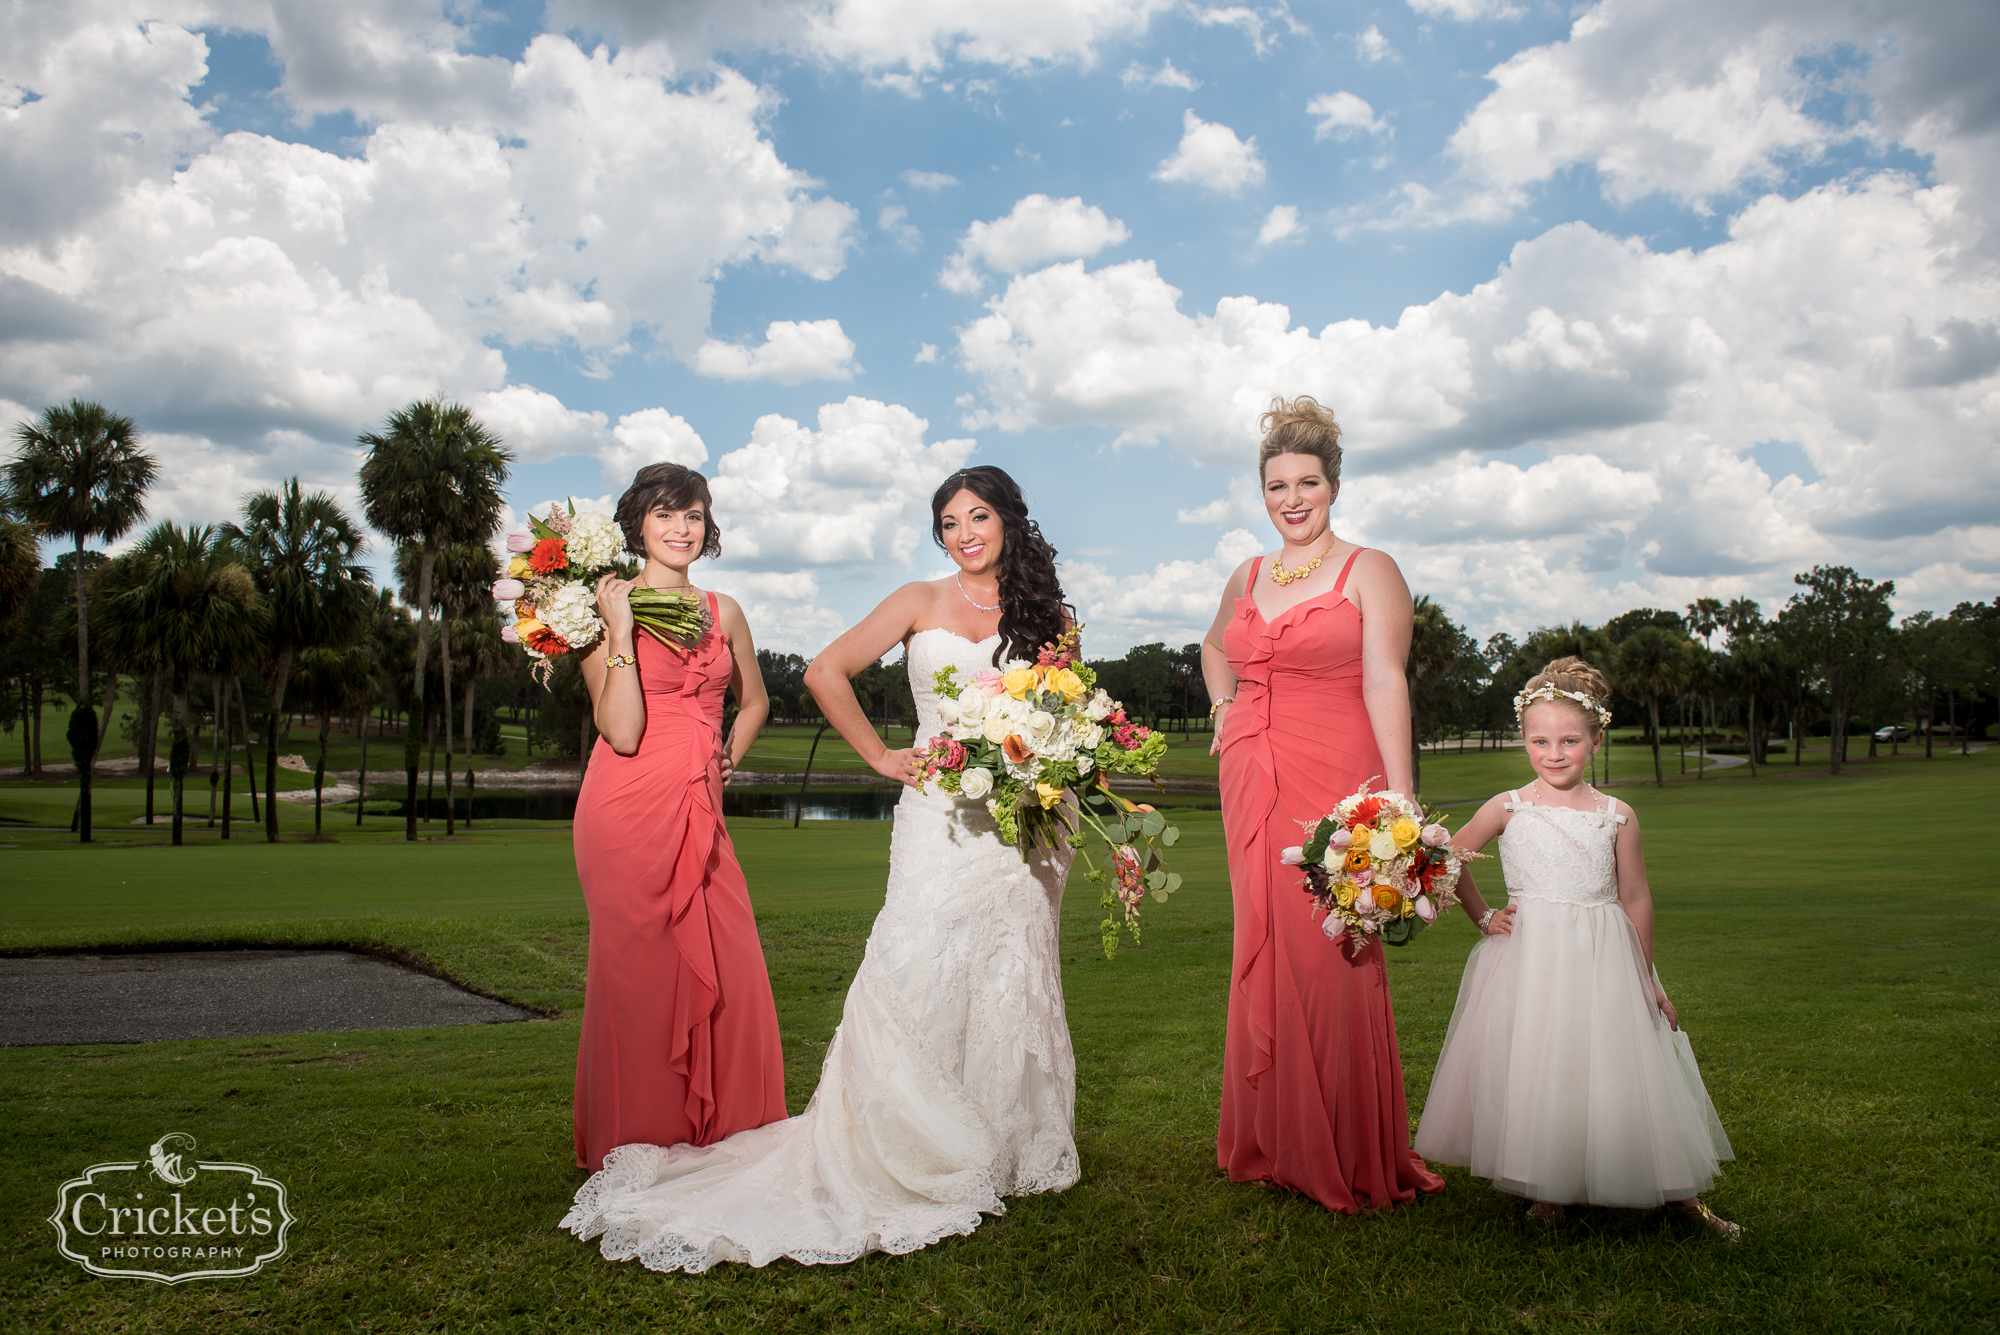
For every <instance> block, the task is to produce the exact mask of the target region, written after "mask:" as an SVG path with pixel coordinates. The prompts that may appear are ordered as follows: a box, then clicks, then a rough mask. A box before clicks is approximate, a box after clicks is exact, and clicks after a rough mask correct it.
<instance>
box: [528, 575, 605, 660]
mask: <svg viewBox="0 0 2000 1335" xmlns="http://www.w3.org/2000/svg"><path fill="white" fill-rule="evenodd" d="M535 614H536V615H537V616H539V617H540V618H541V619H542V620H543V621H544V622H546V623H547V624H548V627H549V629H550V630H553V631H554V632H555V633H556V634H558V635H560V636H562V637H563V639H565V640H567V641H568V642H569V647H570V648H572V649H583V648H585V647H586V646H588V645H592V644H595V643H596V642H597V637H598V636H599V635H600V634H602V633H603V631H604V623H603V622H602V621H599V620H598V619H597V608H596V606H595V604H593V603H592V601H591V596H590V590H589V589H587V588H585V587H584V586H583V585H581V584H565V585H563V586H562V587H561V588H558V589H557V590H555V591H554V592H553V593H551V594H549V595H548V596H547V597H546V598H544V599H543V600H542V601H541V602H539V603H537V604H536V605H535Z"/></svg>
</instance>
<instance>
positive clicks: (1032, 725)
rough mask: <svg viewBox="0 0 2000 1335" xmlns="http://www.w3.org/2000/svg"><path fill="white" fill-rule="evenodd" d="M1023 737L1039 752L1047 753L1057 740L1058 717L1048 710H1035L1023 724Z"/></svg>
mask: <svg viewBox="0 0 2000 1335" xmlns="http://www.w3.org/2000/svg"><path fill="white" fill-rule="evenodd" d="M1021 735H1022V736H1023V737H1025V738H1027V739H1028V745H1029V746H1032V747H1034V748H1035V749H1036V750H1037V751H1047V750H1048V749H1049V748H1050V746H1051V744H1052V743H1054V741H1055V739H1056V716H1055V715H1054V714H1051V713H1049V712H1047V711H1046V710H1041V709H1037V710H1035V711H1034V712H1032V713H1031V714H1029V715H1028V717H1027V720H1026V721H1025V722H1024V723H1023V724H1022V726H1021Z"/></svg>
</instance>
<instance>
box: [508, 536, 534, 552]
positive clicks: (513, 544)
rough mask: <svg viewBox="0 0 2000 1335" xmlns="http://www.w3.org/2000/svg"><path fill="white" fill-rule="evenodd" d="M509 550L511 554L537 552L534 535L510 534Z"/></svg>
mask: <svg viewBox="0 0 2000 1335" xmlns="http://www.w3.org/2000/svg"><path fill="white" fill-rule="evenodd" d="M507 550H508V551H510V552H532V551H533V550H535V535H534V534H532V533H509V534H508V535H507Z"/></svg>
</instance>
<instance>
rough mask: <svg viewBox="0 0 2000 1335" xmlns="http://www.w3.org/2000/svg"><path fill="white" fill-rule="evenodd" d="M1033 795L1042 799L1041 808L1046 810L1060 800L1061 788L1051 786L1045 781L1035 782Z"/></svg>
mask: <svg viewBox="0 0 2000 1335" xmlns="http://www.w3.org/2000/svg"><path fill="white" fill-rule="evenodd" d="M1035 796H1036V797H1039V798H1040V799H1041V800H1042V810H1044V811H1047V810H1048V809H1049V808H1050V807H1052V806H1054V805H1055V804H1056V803H1058V802H1060V801H1062V799H1063V790H1062V789H1060V788H1051V787H1049V786H1048V785H1047V784H1045V783H1041V782H1037V783H1036V784H1035Z"/></svg>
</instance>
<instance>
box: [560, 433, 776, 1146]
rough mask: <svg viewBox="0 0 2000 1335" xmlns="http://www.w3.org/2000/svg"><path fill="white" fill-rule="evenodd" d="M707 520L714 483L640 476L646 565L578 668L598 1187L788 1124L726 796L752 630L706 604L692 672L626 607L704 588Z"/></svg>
mask: <svg viewBox="0 0 2000 1335" xmlns="http://www.w3.org/2000/svg"><path fill="white" fill-rule="evenodd" d="M709 511H710V506H709V493H708V482H707V479H705V478H703V477H702V475H701V474H699V473H697V472H695V471H694V470H692V469H689V468H683V467H681V466H680V465H679V464H652V465H650V466H648V467H646V468H642V469H640V470H639V473H638V476H637V477H636V478H635V479H634V480H633V483H632V486H631V488H630V489H629V490H627V491H626V493H625V495H624V496H623V497H622V498H620V500H619V502H618V511H617V517H618V521H619V523H620V524H621V525H622V526H623V527H624V529H625V535H626V541H627V544H628V545H629V546H630V547H631V548H632V550H633V551H634V552H635V553H643V554H644V556H645V558H646V564H645V567H644V568H643V569H642V570H641V571H640V573H639V577H638V579H637V580H621V579H618V578H617V577H616V576H612V575H607V576H605V577H604V579H602V580H600V581H599V582H598V586H597V595H598V597H597V603H598V607H599V609H600V615H602V616H603V617H604V620H605V633H604V635H603V637H602V638H601V639H600V640H599V641H598V643H597V647H596V648H594V649H592V650H591V651H590V653H589V654H588V655H587V656H586V657H585V658H584V660H583V664H582V666H583V676H584V682H585V684H586V685H587V686H588V687H589V688H590V698H591V703H592V705H593V707H594V712H595V716H596V721H597V727H598V731H599V732H600V733H601V734H602V735H601V736H600V737H599V738H598V742H597V746H596V749H595V750H593V751H592V752H591V756H590V765H589V768H588V770H587V772H586V776H585V778H584V782H583V790H582V792H581V793H579V794H578V796H577V805H576V827H575V839H576V874H577V878H578V879H579V880H580V881H582V883H583V898H584V903H585V905H586V906H588V908H589V910H590V964H589V968H588V971H587V974H586V976H585V981H584V993H583V1035H582V1039H581V1041H580V1042H579V1044H578V1046H577V1054H576V1162H577V1165H578V1166H579V1167H582V1168H587V1169H589V1170H590V1171H591V1172H596V1171H597V1170H598V1169H599V1168H601V1167H603V1164H604V1155H605V1152H606V1151H607V1150H611V1149H615V1148H617V1147H618V1146H620V1145H628V1144H632V1143H635V1142H638V1143H644V1144H649V1145H677V1144H681V1143H684V1142H685V1143H692V1144H695V1145H708V1144H711V1143H713V1142H715V1141H718V1140H721V1139H722V1138H723V1137H725V1136H727V1135H730V1134H731V1133H733V1132H736V1131H742V1130H745V1129H746V1128H749V1127H755V1126H763V1125H764V1124H765V1123H767V1122H775V1121H779V1120H781V1119H782V1118H783V1117H784V1116H785V1071H784V1058H783V1053H782V1050H781V1048H780V1047H779V1042H778V1014H777V1009H776V1007H775V1005H774V1004H773V1002H772V999H771V980H770V976H769V975H768V974H767V973H766V972H765V967H764V948H763V945H762V943H761V942H760V941H759V940H758V938H757V920H756V916H755V914H754V913H753V912H752V911H751V908H750V890H749V886H748V885H747V884H746V883H745V881H744V879H743V868H742V867H741V866H739V865H738V864H737V861H736V849H735V847H734V846H733V845H732V844H731V843H730V841H729V832H728V830H727V829H725V828H724V826H723V823H722V786H723V783H724V782H725V781H726V780H727V778H728V776H729V774H730V772H731V771H732V770H733V769H734V768H735V766H736V764H737V762H739V761H741V760H742V758H743V755H744V753H745V752H746V751H748V750H749V749H750V744H751V742H753V741H754V740H755V739H756V736H757V730H758V728H759V727H761V726H762V724H763V722H764V716H765V714H766V713H767V712H768V710H769V707H770V706H769V701H768V699H767V698H766V696H765V694H764V681H763V677H762V676H761V675H760V674H759V672H758V670H757V655H756V651H755V649H754V648H753V647H752V645H751V641H750V627H749V626H748V624H746V623H745V621H744V619H743V612H742V609H741V608H739V607H738V606H737V605H736V602H735V600H734V599H731V598H727V597H718V596H717V595H715V594H713V593H710V594H705V595H703V596H704V597H705V598H706V599H707V600H708V608H709V613H710V616H711V618H712V622H713V628H712V629H711V630H710V631H709V633H708V635H707V636H706V637H705V638H704V639H703V640H702V641H701V643H699V644H697V645H696V646H695V647H694V648H693V649H691V650H689V651H687V652H686V654H685V655H683V654H681V653H679V652H677V651H675V650H673V649H669V648H667V647H666V646H664V645H662V644H661V643H659V641H657V640H655V639H654V638H653V637H652V636H651V635H647V634H638V635H636V636H635V634H634V630H633V624H632V607H631V603H630V602H629V601H627V597H626V595H627V591H628V590H630V589H631V587H632V586H633V585H634V584H635V583H637V584H649V585H652V586H653V587H655V588H674V587H688V588H692V587H693V585H692V583H691V582H690V580H689V578H688V567H689V566H690V565H692V564H693V563H694V561H695V560H697V559H698V558H700V557H702V556H705V555H706V556H713V555H717V554H719V553H720V551H721V550H722V547H721V542H720V541H719V539H718V537H717V534H716V530H715V525H714V521H713V516H712V515H711V514H710V512H709ZM732 685H733V686H734V687H735V690H736V699H737V701H738V705H739V708H738V710H737V715H736V724H735V727H734V729H733V730H732V732H731V735H730V737H729V741H728V744H727V746H725V745H724V742H723V739H722V736H721V722H722V697H723V692H724V691H725V690H726V689H727V688H729V687H731V686H732Z"/></svg>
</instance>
